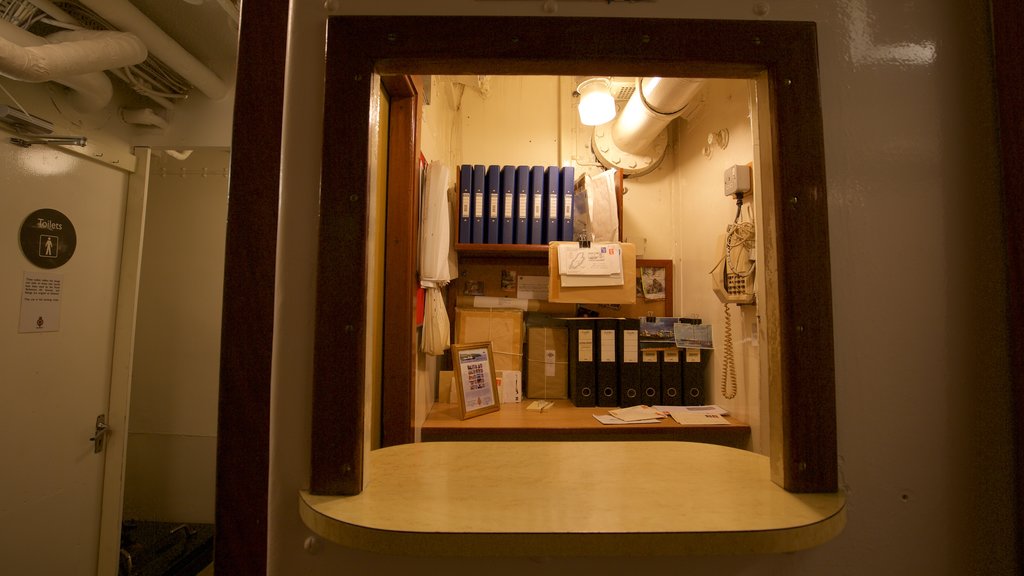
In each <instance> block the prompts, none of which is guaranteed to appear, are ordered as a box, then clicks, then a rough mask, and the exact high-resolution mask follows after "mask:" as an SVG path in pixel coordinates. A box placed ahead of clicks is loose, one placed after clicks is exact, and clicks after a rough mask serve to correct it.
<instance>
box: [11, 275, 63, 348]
mask: <svg viewBox="0 0 1024 576" xmlns="http://www.w3.org/2000/svg"><path fill="white" fill-rule="evenodd" d="M63 284H64V275H63V274H50V273H46V272H25V281H24V283H23V284H22V290H21V321H20V322H19V324H18V332H23V333H27V332H57V331H59V330H60V299H61V288H62V286H63Z"/></svg>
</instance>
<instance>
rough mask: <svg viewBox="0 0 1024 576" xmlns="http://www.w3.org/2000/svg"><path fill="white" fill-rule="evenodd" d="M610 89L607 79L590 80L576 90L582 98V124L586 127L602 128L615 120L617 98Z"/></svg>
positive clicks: (582, 83) (580, 107)
mask: <svg viewBox="0 0 1024 576" xmlns="http://www.w3.org/2000/svg"><path fill="white" fill-rule="evenodd" d="M610 89H611V82H609V81H608V79H607V78H589V79H587V80H584V81H583V82H581V83H580V85H579V86H578V87H577V88H576V92H577V93H578V94H579V96H580V105H579V113H580V122H582V123H583V124H584V125H585V126H600V125H601V124H604V123H606V122H609V121H611V120H612V118H615V98H613V97H612V93H611V91H610Z"/></svg>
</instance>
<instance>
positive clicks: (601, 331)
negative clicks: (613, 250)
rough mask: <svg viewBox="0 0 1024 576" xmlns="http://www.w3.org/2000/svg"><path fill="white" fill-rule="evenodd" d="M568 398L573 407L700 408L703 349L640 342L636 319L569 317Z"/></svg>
mask: <svg viewBox="0 0 1024 576" xmlns="http://www.w3.org/2000/svg"><path fill="white" fill-rule="evenodd" d="M567 323H568V327H569V378H568V379H569V398H570V400H572V402H573V404H575V405H576V406H584V407H585V406H608V407H614V406H621V407H624V408H625V407H628V406H636V405H640V404H644V405H647V406H655V405H662V406H684V405H685V406H702V405H703V404H704V402H705V390H704V369H705V367H706V365H707V354H708V351H707V350H698V349H692V350H691V349H686V350H680V349H678V348H674V347H666V348H645V349H641V348H640V345H639V331H640V319H638V318H572V319H568V320H567Z"/></svg>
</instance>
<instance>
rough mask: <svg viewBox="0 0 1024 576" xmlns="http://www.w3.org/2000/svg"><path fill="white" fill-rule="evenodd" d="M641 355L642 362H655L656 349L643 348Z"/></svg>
mask: <svg viewBox="0 0 1024 576" xmlns="http://www.w3.org/2000/svg"><path fill="white" fill-rule="evenodd" d="M642 356H643V359H644V362H657V361H658V351H657V350H643V351H642Z"/></svg>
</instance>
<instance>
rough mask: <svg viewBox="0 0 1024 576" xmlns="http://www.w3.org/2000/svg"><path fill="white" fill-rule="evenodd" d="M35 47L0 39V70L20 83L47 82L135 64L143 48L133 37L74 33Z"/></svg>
mask: <svg viewBox="0 0 1024 576" xmlns="http://www.w3.org/2000/svg"><path fill="white" fill-rule="evenodd" d="M46 40H47V42H56V43H53V44H50V43H43V44H40V45H37V46H28V47H25V46H19V45H17V44H15V43H13V42H9V41H7V40H3V39H0V70H2V71H3V74H4V76H7V77H9V78H12V79H14V80H18V81H21V82H49V81H51V80H55V79H57V78H63V77H65V76H76V75H78V74H87V73H89V72H102V71H104V70H108V69H110V68H121V67H123V66H131V65H133V64H138V63H139V62H142V61H143V60H145V59H146V47H145V46H144V45H143V44H142V41H141V40H139V39H138V37H136V36H135V35H134V34H126V33H124V32H97V31H94V30H76V31H67V32H57V33H55V34H51V35H50V36H48V37H47V38H46Z"/></svg>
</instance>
